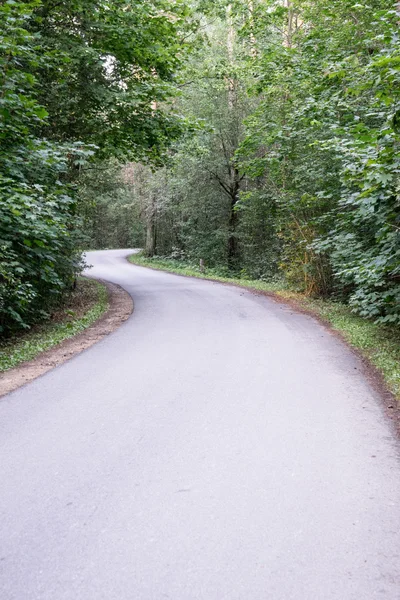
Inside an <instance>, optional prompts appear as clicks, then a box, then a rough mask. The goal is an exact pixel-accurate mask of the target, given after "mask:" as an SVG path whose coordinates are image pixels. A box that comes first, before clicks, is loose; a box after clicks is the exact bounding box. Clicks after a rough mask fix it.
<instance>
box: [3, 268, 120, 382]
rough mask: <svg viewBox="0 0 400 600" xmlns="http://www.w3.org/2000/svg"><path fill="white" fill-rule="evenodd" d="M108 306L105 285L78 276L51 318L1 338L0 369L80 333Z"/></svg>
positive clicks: (27, 358)
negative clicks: (6, 338)
mask: <svg viewBox="0 0 400 600" xmlns="http://www.w3.org/2000/svg"><path fill="white" fill-rule="evenodd" d="M107 308H108V293H107V288H106V287H105V286H104V285H103V284H101V283H99V282H98V281H94V280H93V279H84V278H79V280H78V285H77V287H76V290H74V291H73V292H71V295H70V297H69V299H68V302H67V303H66V305H65V306H64V307H63V308H62V309H60V310H59V311H57V312H56V313H54V315H53V317H52V319H51V320H50V321H48V322H44V323H42V324H40V325H36V326H35V327H33V328H32V329H31V330H29V331H28V332H25V333H22V334H19V335H18V336H16V337H13V338H10V339H8V340H5V341H2V342H1V344H0V372H1V371H5V370H7V369H11V368H13V367H16V366H17V365H19V364H21V363H23V362H26V361H28V360H32V359H33V358H35V357H36V356H37V355H38V354H40V353H41V352H44V351H45V350H49V349H50V348H52V347H53V346H56V345H57V344H59V343H60V342H63V341H64V340H66V339H68V338H71V337H73V336H75V335H77V334H78V333H81V332H82V331H83V330H84V329H86V328H87V327H89V326H90V325H92V323H94V322H95V321H96V320H97V319H98V318H99V317H101V315H102V314H103V313H104V312H105V311H106V310H107Z"/></svg>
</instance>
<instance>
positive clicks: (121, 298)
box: [0, 281, 133, 396]
mask: <svg viewBox="0 0 400 600" xmlns="http://www.w3.org/2000/svg"><path fill="white" fill-rule="evenodd" d="M102 283H104V285H105V286H106V287H107V290H108V294H109V309H108V310H107V312H106V313H105V314H104V315H103V316H102V317H100V319H98V320H97V321H95V323H93V325H90V327H88V328H87V329H85V330H84V331H83V332H82V333H80V334H78V335H76V336H74V337H72V338H69V339H67V340H65V341H64V342H61V344H58V345H57V346H54V347H53V348H51V349H50V350H47V351H46V352H42V353H41V354H39V355H38V356H37V357H36V358H34V359H33V360H30V361H28V362H25V363H22V364H21V365H19V366H18V367H15V368H13V369H9V370H8V371H5V372H3V373H2V374H1V375H0V396H4V395H5V394H8V393H10V392H12V391H14V390H16V389H17V388H19V387H21V386H22V385H25V384H26V383H29V382H30V381H33V380H34V379H36V378H37V377H40V376H41V375H44V373H47V371H50V369H54V368H55V367H58V366H59V365H62V364H63V363H65V362H66V361H67V360H69V359H70V358H72V357H73V356H75V355H77V354H79V353H80V352H82V351H83V350H87V349H88V348H90V346H93V345H94V344H96V342H99V341H100V340H101V339H103V338H104V337H105V336H106V335H109V334H110V333H112V332H113V331H115V330H116V329H117V328H118V327H119V326H120V325H121V324H122V323H123V322H124V321H126V320H127V319H128V318H129V316H130V315H131V313H132V311H133V301H132V298H131V297H130V295H129V294H128V293H127V292H126V291H125V290H124V289H123V288H121V287H120V286H118V285H115V284H113V283H108V282H105V281H102Z"/></svg>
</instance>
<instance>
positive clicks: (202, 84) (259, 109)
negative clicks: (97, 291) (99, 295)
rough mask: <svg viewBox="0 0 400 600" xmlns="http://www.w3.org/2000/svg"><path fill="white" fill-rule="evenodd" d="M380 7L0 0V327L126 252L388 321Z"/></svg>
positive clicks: (24, 324)
mask: <svg viewBox="0 0 400 600" xmlns="http://www.w3.org/2000/svg"><path fill="white" fill-rule="evenodd" d="M399 22H400V5H399V4H398V3H393V2H392V1H390V0H370V1H369V2H368V3H358V2H355V1H354V0H329V1H328V0H312V1H310V0H237V1H224V0H219V1H217V2H211V1H209V0H194V1H193V2H192V1H189V0H187V1H183V0H135V1H133V0H65V1H64V2H58V1H57V0H28V1H26V2H21V1H16V0H1V1H0V80H1V91H0V331H1V334H2V335H5V336H8V335H10V334H12V333H14V332H16V331H18V330H23V329H26V328H29V327H30V326H31V325H32V324H33V323H35V322H37V321H38V320H43V319H46V318H48V317H49V316H50V315H51V313H52V311H53V310H54V308H55V307H56V306H58V305H59V304H60V303H61V302H62V301H63V299H64V298H65V296H66V295H67V294H68V292H69V290H70V289H71V287H73V285H74V282H75V280H76V277H77V275H78V274H79V273H80V272H81V270H82V268H83V262H82V258H81V256H82V251H83V250H84V249H89V248H90V249H101V248H125V247H126V248H134V247H141V248H143V249H144V250H143V252H144V253H145V255H146V256H148V257H153V256H159V257H164V258H168V259H171V260H174V261H180V262H181V263H182V264H189V265H196V266H197V265H198V264H199V263H200V261H201V264H202V265H203V264H204V265H205V268H210V269H214V270H215V271H216V272H219V273H221V274H222V275H229V276H231V277H237V278H242V279H246V278H248V279H260V280H262V281H282V282H284V284H285V285H287V286H289V287H291V288H293V289H296V290H299V291H301V292H304V293H305V294H307V295H309V296H313V297H314V296H315V297H322V298H332V299H335V300H338V301H340V302H343V303H346V304H348V305H349V306H350V307H351V309H352V310H353V311H354V312H355V313H357V314H359V315H361V316H363V317H365V318H368V319H371V320H373V321H375V322H380V323H384V324H390V325H392V326H398V325H399V324H400V200H399V198H400V196H399V192H400V188H399V183H400V179H399V174H400V154H399V142H400V40H399Z"/></svg>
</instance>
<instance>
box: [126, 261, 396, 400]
mask: <svg viewBox="0 0 400 600" xmlns="http://www.w3.org/2000/svg"><path fill="white" fill-rule="evenodd" d="M129 260H130V262H132V263H133V264H136V265H141V266H143V267H151V268H153V269H159V270H163V271H169V272H171V273H177V274H179V275H187V276H191V277H199V278H202V279H212V280H215V281H221V282H222V283H232V284H234V285H238V286H241V287H245V288H250V289H253V290H258V291H260V292H266V293H270V294H271V293H272V294H274V295H276V296H277V297H278V298H282V299H284V300H288V301H291V302H294V303H295V304H297V306H298V307H299V308H301V309H302V310H306V311H307V312H310V313H311V314H313V315H315V316H317V317H319V318H321V319H323V320H324V321H326V322H327V323H329V325H331V326H332V328H333V329H335V330H336V331H338V332H340V334H341V335H342V336H343V337H344V339H345V340H346V341H347V342H348V343H349V344H350V345H351V346H352V347H353V348H355V349H356V350H358V351H359V352H360V353H361V354H362V355H363V356H364V357H365V358H366V359H368V360H369V362H370V363H371V364H372V365H373V366H374V367H376V368H377V369H378V371H379V372H380V373H381V374H382V376H383V379H384V381H385V383H386V385H387V387H388V389H389V390H390V391H391V392H393V394H394V395H395V396H396V397H397V399H398V401H399V402H400V330H399V329H398V328H395V327H387V326H384V325H380V324H377V323H372V322H371V321H367V320H366V319H363V318H361V317H359V316H357V315H355V314H354V313H352V311H351V309H350V308H349V307H348V306H346V305H344V304H340V303H338V302H333V301H328V300H319V299H313V298H308V297H307V296H305V295H304V294H301V293H298V292H294V291H292V290H290V289H288V288H285V286H284V285H283V284H282V283H279V282H273V283H269V282H264V281H260V280H250V279H235V278H232V277H226V276H224V275H221V274H220V273H219V272H218V271H214V270H212V269H207V271H206V272H205V273H200V270H199V268H197V267H196V266H191V265H187V264H185V263H182V262H181V261H177V260H172V259H163V258H146V257H144V256H143V255H141V254H133V255H132V256H130V257H129Z"/></svg>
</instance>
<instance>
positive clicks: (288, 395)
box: [0, 251, 400, 600]
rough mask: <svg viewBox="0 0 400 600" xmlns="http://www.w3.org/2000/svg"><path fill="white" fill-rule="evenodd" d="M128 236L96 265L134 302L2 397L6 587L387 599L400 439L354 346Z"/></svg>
mask: <svg viewBox="0 0 400 600" xmlns="http://www.w3.org/2000/svg"><path fill="white" fill-rule="evenodd" d="M126 254H128V251H107V252H95V253H90V262H92V263H93V264H94V265H95V266H94V269H93V270H92V272H91V275H92V276H96V277H102V278H104V279H107V280H109V281H113V282H116V283H119V284H120V285H122V286H123V287H124V288H125V289H126V290H128V292H129V293H130V294H132V297H133V298H134V303H135V311H134V314H133V315H132V317H131V318H130V319H129V320H128V321H127V322H126V323H125V324H124V325H122V326H121V327H120V329H118V330H117V331H116V332H115V333H113V334H112V335H111V336H109V337H107V338H105V339H103V340H102V341H101V342H100V343H98V344H97V345H96V346H94V347H92V348H91V349H89V350H87V351H85V352H84V353H82V354H80V355H79V356H77V357H75V358H73V359H72V360H71V361H69V362H68V363H66V364H64V365H63V366H61V367H59V368H57V369H55V370H54V371H51V372H50V373H48V374H46V375H45V376H43V377H41V378H39V379H37V380H36V381H35V382H33V383H31V384H29V385H27V386H26V387H24V388H21V389H20V390H18V391H17V392H14V393H12V394H10V395H9V396H6V397H5V398H3V399H2V400H1V401H0V428H1V435H0V477H1V495H0V598H1V600H39V599H40V600H103V599H104V600H163V599H166V598H169V599H171V600H224V599H226V600H291V599H293V600H333V599H335V600H372V599H375V598H377V599H387V600H389V599H390V600H398V599H399V598H400V468H399V445H398V443H397V441H396V437H395V435H394V433H393V431H392V429H391V426H390V423H389V422H388V421H387V419H386V417H385V415H384V413H383V411H382V409H381V401H380V398H379V397H378V395H377V393H376V392H375V391H373V389H372V388H371V387H370V386H369V384H368V383H367V381H366V379H365V377H364V376H363V373H362V368H361V365H360V363H359V361H358V360H357V359H356V358H355V357H354V356H353V355H352V354H351V352H350V351H349V350H347V349H346V347H344V346H343V345H342V344H341V343H340V342H339V341H338V340H337V339H336V338H335V337H334V336H332V335H331V334H329V333H328V332H327V331H326V330H325V329H324V328H323V327H321V326H320V325H319V324H317V323H316V322H315V321H314V320H313V319H311V318H310V317H308V316H305V315H301V314H296V313H294V312H293V311H292V310H291V309H290V308H288V307H287V306H284V305H279V304H277V303H275V302H273V301H272V300H269V299H268V298H265V297H262V296H258V295H254V294H252V293H251V292H248V291H244V290H240V289H238V288H234V287H229V286H224V285H221V284H216V283H211V282H207V281H199V280H195V279H189V278H183V277H178V276H174V275H168V274H165V273H161V272H156V271H151V270H148V269H143V268H141V267H134V266H132V265H129V264H128V263H127V262H126V261H125V259H124V256H126Z"/></svg>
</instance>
